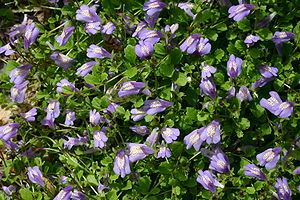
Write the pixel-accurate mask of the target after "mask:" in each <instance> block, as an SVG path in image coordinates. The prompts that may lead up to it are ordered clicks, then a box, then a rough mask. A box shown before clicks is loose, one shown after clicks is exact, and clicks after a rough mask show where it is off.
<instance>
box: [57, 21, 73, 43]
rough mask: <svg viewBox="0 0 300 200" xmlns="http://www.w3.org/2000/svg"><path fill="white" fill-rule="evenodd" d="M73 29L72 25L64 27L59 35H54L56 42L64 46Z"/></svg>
mask: <svg viewBox="0 0 300 200" xmlns="http://www.w3.org/2000/svg"><path fill="white" fill-rule="evenodd" d="M74 29H75V27H74V26H70V27H68V28H65V29H64V30H63V32H62V34H61V35H59V36H57V37H56V42H57V43H59V46H64V45H66V44H67V42H68V40H69V38H70V37H71V36H72V34H73V30H74Z"/></svg>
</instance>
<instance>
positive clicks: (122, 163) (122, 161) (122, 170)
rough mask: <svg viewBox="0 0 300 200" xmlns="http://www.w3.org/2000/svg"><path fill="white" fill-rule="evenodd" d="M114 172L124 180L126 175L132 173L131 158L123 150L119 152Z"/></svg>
mask: <svg viewBox="0 0 300 200" xmlns="http://www.w3.org/2000/svg"><path fill="white" fill-rule="evenodd" d="M113 170H114V172H115V173H116V174H118V175H120V176H121V177H122V178H124V177H125V176H126V174H130V173H131V170H130V165H129V158H128V156H127V155H126V154H125V152H124V151H123V150H121V151H119V152H118V154H117V156H116V158H115V161H114V168H113Z"/></svg>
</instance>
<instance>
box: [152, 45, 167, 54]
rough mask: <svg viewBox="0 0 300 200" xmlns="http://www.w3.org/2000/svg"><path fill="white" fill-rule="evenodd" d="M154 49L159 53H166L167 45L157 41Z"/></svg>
mask: <svg viewBox="0 0 300 200" xmlns="http://www.w3.org/2000/svg"><path fill="white" fill-rule="evenodd" d="M154 51H155V53H156V54H159V55H166V54H167V53H166V49H165V46H164V45H162V44H161V43H156V44H155V46H154Z"/></svg>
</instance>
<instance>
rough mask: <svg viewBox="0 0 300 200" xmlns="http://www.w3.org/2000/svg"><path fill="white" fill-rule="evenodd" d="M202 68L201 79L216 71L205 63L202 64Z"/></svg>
mask: <svg viewBox="0 0 300 200" xmlns="http://www.w3.org/2000/svg"><path fill="white" fill-rule="evenodd" d="M202 66H203V68H202V71H201V78H207V77H211V75H212V74H213V73H215V72H216V71H217V69H216V68H214V67H213V66H210V65H208V64H206V63H202Z"/></svg>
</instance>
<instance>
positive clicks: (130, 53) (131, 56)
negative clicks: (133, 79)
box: [124, 45, 137, 64]
mask: <svg viewBox="0 0 300 200" xmlns="http://www.w3.org/2000/svg"><path fill="white" fill-rule="evenodd" d="M124 53H125V58H126V59H127V60H128V61H129V62H130V63H132V64H134V63H135V61H136V58H137V57H136V54H135V50H134V46H132V45H128V46H127V47H126V48H125V49H124Z"/></svg>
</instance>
